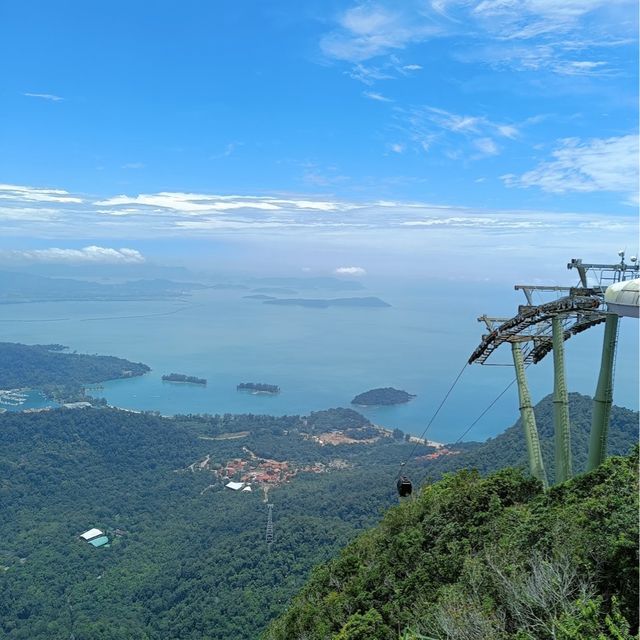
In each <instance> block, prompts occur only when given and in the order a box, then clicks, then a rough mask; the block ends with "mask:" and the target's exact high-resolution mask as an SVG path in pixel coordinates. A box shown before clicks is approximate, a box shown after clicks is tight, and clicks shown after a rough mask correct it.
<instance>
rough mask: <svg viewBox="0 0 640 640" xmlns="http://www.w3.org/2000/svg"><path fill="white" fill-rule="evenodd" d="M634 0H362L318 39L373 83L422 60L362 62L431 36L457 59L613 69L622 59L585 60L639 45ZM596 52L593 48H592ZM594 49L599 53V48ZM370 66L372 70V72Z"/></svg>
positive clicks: (570, 70) (536, 67) (558, 70)
mask: <svg viewBox="0 0 640 640" xmlns="http://www.w3.org/2000/svg"><path fill="white" fill-rule="evenodd" d="M636 6H637V2H636V0H565V1H563V0H432V1H431V2H424V1H420V0H405V2H402V3H398V2H395V3H394V2H391V0H376V1H369V2H366V1H365V2H363V1H360V2H358V3H356V4H355V5H354V6H352V7H351V8H350V9H348V10H346V11H345V12H343V13H341V14H340V15H339V16H338V17H337V19H336V22H337V24H336V26H335V28H334V29H333V30H331V31H330V32H329V33H327V34H325V36H324V37H323V38H322V39H321V41H320V47H321V49H322V51H323V52H324V54H325V55H326V56H328V57H329V58H333V59H336V60H343V61H347V62H351V63H357V64H356V67H355V68H354V70H353V72H352V73H351V75H352V77H355V78H356V79H358V80H361V81H363V82H366V83H367V84H372V82H373V81H374V80H376V79H381V78H380V77H375V76H376V75H377V76H382V78H384V79H386V78H388V77H398V76H402V75H408V73H409V72H413V71H417V70H419V69H420V68H422V65H420V64H416V63H412V64H396V65H393V64H391V65H388V66H390V67H391V68H392V72H391V73H390V72H389V69H387V68H386V67H387V64H386V63H384V62H382V70H370V69H364V68H360V69H359V68H358V67H359V66H360V65H362V63H363V62H364V61H367V60H371V59H373V58H377V59H378V61H384V59H385V58H389V57H390V56H393V55H394V53H395V52H398V51H400V50H403V49H406V48H408V47H409V46H410V45H412V44H415V43H421V42H425V41H427V40H429V39H433V38H455V55H456V57H458V58H459V59H462V60H465V59H466V60H468V61H473V62H478V61H480V60H484V62H486V63H488V64H490V65H492V66H498V67H505V66H509V67H514V68H516V69H520V70H529V71H549V72H551V73H555V74H559V75H581V76H594V75H603V74H606V73H613V72H614V71H615V68H614V67H615V66H616V65H617V64H618V63H619V59H615V58H611V59H610V60H609V61H607V60H606V59H605V57H604V55H603V56H600V55H598V58H597V59H591V58H589V59H584V58H583V57H581V56H583V55H584V52H585V51H586V50H587V49H593V50H598V51H604V50H605V49H607V48H611V47H620V46H624V45H629V44H630V45H632V46H633V45H635V42H636V39H637V16H636V13H635V12H636ZM591 53H593V51H592V52H591ZM594 55H595V54H594ZM370 71H371V73H369V72H370Z"/></svg>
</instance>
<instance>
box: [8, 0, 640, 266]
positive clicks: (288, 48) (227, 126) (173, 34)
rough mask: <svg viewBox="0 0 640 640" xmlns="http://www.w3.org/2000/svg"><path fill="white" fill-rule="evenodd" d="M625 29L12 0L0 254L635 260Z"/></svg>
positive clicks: (603, 10) (565, 0) (538, 0)
mask: <svg viewBox="0 0 640 640" xmlns="http://www.w3.org/2000/svg"><path fill="white" fill-rule="evenodd" d="M637 23H638V16H637V3H636V2H635V0H633V1H631V0H606V1H605V0H432V1H431V2H427V1H413V0H406V1H403V2H360V3H358V2H356V3H353V2H331V1H322V2H320V1H314V0H310V1H305V2H292V1H287V2H285V1H279V2H275V1H274V2H264V1H262V2H258V1H235V2H227V1H224V2H222V1H221V2H205V1H199V2H195V1H193V0H183V1H182V2H180V3H176V2H165V1H155V2H153V3H149V2H131V1H128V2H117V1H111V2H109V3H87V2H86V1H85V2H76V1H66V2H63V1H60V2H55V3H52V2H45V1H44V0H40V1H37V2H36V1H33V0H19V1H17V0H7V1H5V2H4V3H3V4H2V7H1V8H0V55H2V58H3V60H4V62H5V64H4V65H3V82H2V84H1V86H0V225H1V226H2V227H3V229H4V233H3V234H2V239H0V248H2V250H3V251H4V252H5V257H6V256H7V255H9V256H12V255H13V256H15V255H17V254H16V252H18V253H19V252H25V251H30V250H34V249H36V250H47V249H63V250H64V249H69V248H74V249H78V248H82V247H84V246H99V247H102V248H105V249H110V248H114V247H115V248H122V247H126V248H130V249H132V250H135V251H139V252H140V253H141V255H143V254H145V252H146V254H149V255H152V254H153V253H154V251H155V252H156V254H158V255H160V254H161V253H162V252H163V251H166V250H167V248H168V247H169V246H174V247H175V246H178V245H180V246H184V247H187V246H189V245H191V246H196V245H198V243H205V244H206V241H211V242H221V243H226V246H235V245H234V243H238V246H239V245H240V244H242V243H245V245H246V246H249V245H251V246H254V245H255V246H262V247H263V246H264V245H263V243H264V242H265V241H266V240H269V241H270V242H271V243H274V242H283V243H286V242H287V241H288V242H289V243H290V245H291V246H294V245H295V246H297V247H298V248H299V252H298V254H296V255H295V256H292V258H291V260H290V261H289V262H288V263H287V264H289V263H290V265H295V264H300V253H302V254H303V255H304V254H308V253H309V252H316V253H317V254H318V255H323V256H326V258H324V257H322V258H318V260H317V264H318V266H320V265H322V264H325V262H326V265H327V267H326V268H329V266H330V265H332V264H334V263H336V262H337V263H338V264H351V263H352V262H353V261H354V260H356V261H360V262H363V261H364V262H366V261H367V260H369V261H370V262H371V255H372V254H373V253H378V254H379V255H384V256H386V258H387V260H388V261H389V262H394V261H397V259H398V256H399V255H401V254H407V252H408V253H409V254H411V252H414V253H413V254H412V255H414V256H423V255H424V252H425V251H430V253H429V255H432V256H434V257H435V256H438V255H439V252H440V251H441V250H442V245H443V243H448V242H450V241H453V242H455V244H456V246H458V247H459V248H460V249H459V250H460V252H467V251H470V250H474V251H482V250H483V248H485V250H486V247H487V246H488V245H489V246H490V247H495V246H498V247H499V249H500V251H502V255H503V256H507V257H508V256H509V255H510V253H513V254H515V255H517V254H518V252H520V251H522V250H525V251H529V254H528V255H531V256H535V255H541V251H542V252H543V254H544V251H545V250H546V249H548V250H549V251H551V252H552V253H551V254H549V255H548V256H547V254H544V255H545V257H549V259H551V258H553V259H554V260H555V259H556V258H559V256H561V255H562V256H564V258H563V259H565V258H568V257H570V256H568V255H565V254H566V253H567V252H570V251H574V249H575V250H579V249H584V250H585V251H592V252H597V251H601V252H602V254H603V255H602V257H605V256H604V254H606V255H607V256H609V255H610V254H611V252H612V251H613V250H617V249H618V245H624V246H627V245H628V246H629V247H630V249H631V250H633V249H635V248H637V243H638V242H637V234H638V227H637V207H638V126H637V125H638V109H637V102H638V68H637V59H638V49H637V43H638V38H637ZM154 239H155V241H156V242H155V245H154ZM452 239H453V240H452ZM125 241H126V242H125ZM247 243H248V244H247ZM252 243H253V244H252ZM261 243H262V244H261ZM198 246H200V245H198ZM273 246H276V245H273ZM154 247H155V249H154ZM536 247H537V249H535V248H536ZM534 249H535V250H534ZM12 251H13V252H14V253H11V252H12ZM263 251H264V252H265V253H267V249H264V248H263ZM94 254H95V256H94V257H96V259H99V256H100V255H101V256H102V259H108V256H109V255H110V254H109V253H108V252H107V253H105V252H102V253H100V252H95V251H94ZM24 255H27V254H24ZM55 255H56V254H55V253H51V254H50V256H51V259H54V257H55ZM57 255H63V254H57ZM69 255H72V254H69ZM23 257H24V256H23ZM112 257H113V256H112ZM351 258H352V261H351V262H349V261H347V262H345V260H347V259H351ZM69 259H71V258H69ZM113 259H119V258H113ZM285 262H286V261H285ZM363 268H365V267H363ZM401 268H404V267H401ZM369 270H370V265H369Z"/></svg>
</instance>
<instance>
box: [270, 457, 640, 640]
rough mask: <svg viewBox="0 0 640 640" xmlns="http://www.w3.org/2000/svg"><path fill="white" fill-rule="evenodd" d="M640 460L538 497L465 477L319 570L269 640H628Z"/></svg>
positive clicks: (505, 477) (511, 483) (393, 516)
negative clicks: (393, 639)
mask: <svg viewBox="0 0 640 640" xmlns="http://www.w3.org/2000/svg"><path fill="white" fill-rule="evenodd" d="M637 472H638V456H637V449H636V453H635V454H634V455H632V456H630V457H627V458H622V457H618V458H610V459H609V460H608V461H607V462H606V463H605V464H603V465H602V466H601V467H600V468H599V469H597V470H596V471H594V472H592V473H590V474H587V475H583V476H581V477H579V478H577V479H574V480H572V481H569V482H567V483H565V484H563V485H561V486H558V487H555V488H553V489H551V490H550V491H549V492H548V493H546V494H543V493H542V491H541V486H540V485H539V483H538V482H537V481H536V480H533V479H531V478H526V477H525V476H524V475H523V474H522V473H520V472H518V471H515V470H513V469H504V470H502V471H499V472H497V473H494V474H493V475H490V476H488V477H486V478H483V477H482V476H480V475H479V474H478V473H477V472H475V471H462V472H459V473H458V474H455V475H449V476H447V477H446V478H445V479H444V480H442V481H440V482H438V483H437V484H434V485H432V486H428V487H426V488H425V489H424V490H423V491H422V492H421V493H420V495H419V496H417V497H416V498H415V499H414V500H410V501H408V502H406V503H404V504H402V505H400V506H398V507H396V508H394V509H392V510H390V511H389V512H388V513H387V514H386V516H385V518H384V520H383V521H382V523H381V524H380V525H379V526H378V527H377V528H375V529H373V530H371V531H368V532H366V533H365V534H363V535H361V536H360V537H359V538H358V539H357V540H356V541H355V542H354V543H352V544H351V545H350V546H349V547H347V549H345V550H344V551H343V552H342V553H341V554H340V556H339V557H338V558H337V559H336V560H334V561H332V562H330V563H329V564H327V565H324V566H322V567H319V568H316V569H315V570H314V572H313V574H312V577H311V579H310V581H309V582H308V584H307V585H306V586H305V588H304V589H303V590H302V591H301V593H300V594H299V595H298V596H297V597H296V598H295V600H294V601H293V604H292V605H291V606H290V608H289V609H288V611H287V613H286V614H285V615H284V616H282V617H281V618H280V619H279V620H277V621H276V622H275V623H273V624H272V625H271V628H270V629H269V631H268V632H267V633H266V634H265V635H264V638H265V639H266V640H298V639H302V638H304V639H305V640H387V639H391V638H400V637H402V638H405V639H407V640H408V639H419V638H420V639H422V638H429V639H436V638H437V639H438V640H440V639H443V640H444V639H445V638H446V639H449V640H457V639H459V640H463V639H464V640H475V639H477V640H485V639H487V638H491V639H494V640H507V639H514V640H515V639H517V640H546V639H549V638H554V639H556V640H579V639H585V640H587V639H591V640H624V639H630V638H631V633H636V632H637V619H638V518H637V514H638V473H637Z"/></svg>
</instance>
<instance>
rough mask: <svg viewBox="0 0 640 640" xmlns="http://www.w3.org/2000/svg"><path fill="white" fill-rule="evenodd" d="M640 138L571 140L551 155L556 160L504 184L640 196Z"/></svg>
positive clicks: (562, 141) (507, 180) (556, 191)
mask: <svg viewBox="0 0 640 640" xmlns="http://www.w3.org/2000/svg"><path fill="white" fill-rule="evenodd" d="M638 154H639V145H638V136H637V135H627V136H621V137H617V138H594V139H591V140H587V141H582V140H579V139H578V138H568V139H565V140H561V141H560V146H559V147H558V148H557V149H556V150H555V151H553V153H552V154H551V155H552V157H553V160H548V161H545V162H541V163H540V164H539V165H538V166H537V167H536V168H535V169H533V170H531V171H527V172H526V173H524V174H523V175H521V176H515V175H513V174H508V175H506V176H503V177H502V178H503V180H504V182H505V184H507V185H508V186H517V187H539V188H540V189H543V190H544V191H550V192H553V193H563V192H566V191H584V192H590V191H613V192H619V193H625V194H631V196H633V194H637V193H638Z"/></svg>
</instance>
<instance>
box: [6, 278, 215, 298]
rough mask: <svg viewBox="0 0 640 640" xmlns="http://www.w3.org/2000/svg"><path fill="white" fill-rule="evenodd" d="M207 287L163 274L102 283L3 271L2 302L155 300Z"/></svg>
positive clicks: (183, 294) (185, 294)
mask: <svg viewBox="0 0 640 640" xmlns="http://www.w3.org/2000/svg"><path fill="white" fill-rule="evenodd" d="M206 288H207V287H206V285H203V284H199V283H195V282H174V281H172V280H165V279H162V278H155V279H153V280H130V281H127V282H122V283H118V284H103V283H99V282H90V281H87V280H73V279H70V278H49V277H47V276H40V275H34V274H30V273H21V272H14V271H0V304H11V303H23V302H42V301H53V300H56V301H62V300H64V301H74V300H155V299H163V298H173V297H176V296H188V295H190V294H191V292H192V291H196V290H200V289H206Z"/></svg>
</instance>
